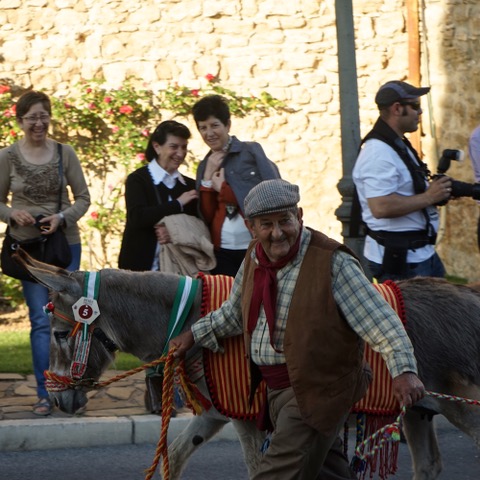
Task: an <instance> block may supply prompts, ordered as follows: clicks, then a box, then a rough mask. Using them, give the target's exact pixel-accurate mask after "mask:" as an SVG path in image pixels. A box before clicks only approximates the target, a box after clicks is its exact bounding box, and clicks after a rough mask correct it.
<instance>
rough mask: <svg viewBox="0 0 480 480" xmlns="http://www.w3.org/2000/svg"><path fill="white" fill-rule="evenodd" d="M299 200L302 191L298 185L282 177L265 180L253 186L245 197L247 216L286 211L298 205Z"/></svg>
mask: <svg viewBox="0 0 480 480" xmlns="http://www.w3.org/2000/svg"><path fill="white" fill-rule="evenodd" d="M299 201H300V193H299V189H298V186H297V185H293V183H289V182H287V181H286V180H282V179H280V178H277V179H274V180H265V181H263V182H261V183H259V184H258V185H256V186H255V187H253V188H252V189H251V190H250V192H249V193H248V195H247V196H246V197H245V202H244V209H245V217H247V218H251V217H258V216H259V215H266V214H268V213H276V212H284V211H285V210H289V209H290V208H293V207H296V206H297V204H298V202H299Z"/></svg>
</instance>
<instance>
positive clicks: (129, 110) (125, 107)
mask: <svg viewBox="0 0 480 480" xmlns="http://www.w3.org/2000/svg"><path fill="white" fill-rule="evenodd" d="M118 111H119V112H120V113H124V114H125V115H128V114H129V113H132V112H133V108H132V107H131V106H130V105H122V106H121V107H120V108H119V110H118Z"/></svg>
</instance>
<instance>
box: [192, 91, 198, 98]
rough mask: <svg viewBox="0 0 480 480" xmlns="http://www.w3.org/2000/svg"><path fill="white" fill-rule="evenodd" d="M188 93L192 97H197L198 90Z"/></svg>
mask: <svg viewBox="0 0 480 480" xmlns="http://www.w3.org/2000/svg"><path fill="white" fill-rule="evenodd" d="M190 93H191V94H192V95H193V96H194V97H198V90H196V89H195V90H190Z"/></svg>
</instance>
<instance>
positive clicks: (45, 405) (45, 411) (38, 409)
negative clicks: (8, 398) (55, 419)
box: [33, 398, 53, 417]
mask: <svg viewBox="0 0 480 480" xmlns="http://www.w3.org/2000/svg"><path fill="white" fill-rule="evenodd" d="M52 410H53V403H52V401H51V400H50V399H49V398H39V399H38V402H37V403H36V404H35V405H34V406H33V413H34V414H35V415H41V416H43V417H45V416H47V415H50V414H51V413H52Z"/></svg>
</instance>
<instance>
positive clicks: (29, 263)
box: [13, 248, 82, 297]
mask: <svg viewBox="0 0 480 480" xmlns="http://www.w3.org/2000/svg"><path fill="white" fill-rule="evenodd" d="M13 256H14V258H15V261H16V262H18V263H19V264H21V265H22V266H23V268H25V269H26V270H28V272H29V273H30V275H31V276H32V277H33V278H34V279H35V280H37V282H38V283H41V284H42V285H44V286H45V287H47V288H49V289H51V290H54V291H56V292H65V293H69V294H71V295H77V296H78V297H80V296H81V294H82V288H81V286H80V285H79V283H78V282H77V280H76V279H75V278H74V276H73V274H72V273H71V272H69V271H67V270H64V269H63V268H60V267H56V266H54V265H48V264H47V263H43V262H40V261H38V260H35V259H34V258H33V257H31V256H30V255H28V253H26V252H25V251H24V250H22V249H20V248H19V249H18V250H17V251H16V252H15V253H14V255H13Z"/></svg>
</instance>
